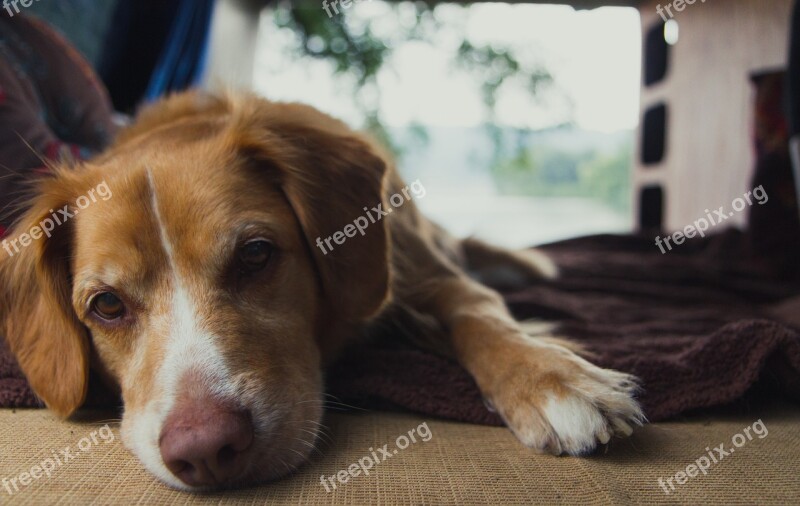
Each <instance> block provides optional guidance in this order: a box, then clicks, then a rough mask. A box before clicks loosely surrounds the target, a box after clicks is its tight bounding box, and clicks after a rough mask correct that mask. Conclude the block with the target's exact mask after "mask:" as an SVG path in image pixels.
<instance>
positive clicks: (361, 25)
mask: <svg viewBox="0 0 800 506" xmlns="http://www.w3.org/2000/svg"><path fill="white" fill-rule="evenodd" d="M363 1H366V0H362V2H363ZM357 5H358V2H355V3H353V4H352V5H351V7H350V8H349V9H343V8H341V6H340V7H339V11H340V13H339V14H335V15H332V16H329V15H328V14H327V13H326V11H325V9H323V8H322V7H321V3H318V2H316V1H315V2H297V3H295V2H291V3H290V2H283V3H279V4H277V5H275V6H274V7H273V9H274V17H273V19H274V22H275V24H276V25H277V26H278V27H280V28H289V29H291V30H292V31H294V32H295V33H296V34H297V44H296V47H295V48H294V49H295V51H296V53H297V55H298V56H300V57H310V58H315V59H322V60H326V61H329V62H331V63H332V64H333V68H334V71H335V73H337V74H346V75H349V76H352V77H354V78H355V85H354V86H355V89H354V90H353V92H354V95H355V96H359V95H360V92H361V91H362V90H364V89H367V88H368V89H369V90H370V91H371V93H370V96H372V97H375V98H374V99H373V100H370V101H357V103H356V106H357V107H359V109H360V112H361V114H362V115H363V117H364V118H365V121H364V123H365V127H366V128H367V129H368V130H369V131H371V132H372V133H373V135H375V136H376V137H377V138H378V139H379V140H380V141H382V142H383V143H384V144H385V145H386V146H387V147H388V148H390V149H391V150H393V151H394V152H395V153H396V154H398V155H401V154H402V151H403V149H402V148H401V146H399V144H398V142H397V141H396V139H393V138H392V136H391V135H390V134H389V132H388V131H387V129H386V127H385V126H384V124H383V121H382V119H381V116H380V111H379V110H378V103H379V100H378V98H377V97H379V96H380V88H379V87H378V86H377V77H378V74H379V72H380V71H381V69H383V68H385V67H386V62H387V61H388V59H389V57H390V56H391V54H392V48H394V47H396V46H398V45H399V44H401V43H403V42H407V41H412V40H413V41H421V42H424V43H428V44H431V45H435V44H436V43H437V34H438V33H439V32H440V30H441V28H442V22H441V19H440V16H437V15H436V14H437V12H436V9H438V7H431V6H430V5H429V4H427V3H424V2H414V3H411V2H408V3H405V4H400V3H394V4H392V5H391V7H390V8H391V10H392V16H394V17H395V18H396V19H398V20H403V21H404V22H398V26H400V27H402V30H399V32H398V33H396V34H395V35H393V36H391V37H390V38H388V39H387V38H386V37H384V38H380V37H378V36H377V35H376V30H375V29H374V27H373V21H374V20H366V21H365V20H363V19H355V18H354V17H353V16H352V12H353V11H354V8H355V7H357ZM450 7H452V6H450ZM460 8H461V9H464V8H466V7H460ZM409 10H411V16H409V15H408V14H409ZM331 12H333V11H332V10H331ZM458 29H459V31H460V32H461V34H462V38H463V43H462V44H461V46H460V47H459V48H458V50H457V51H456V53H455V54H454V60H453V66H454V67H455V68H457V69H459V70H461V71H463V72H464V73H465V74H466V76H465V78H466V79H472V80H473V82H478V83H480V90H481V96H482V98H483V102H484V105H485V106H486V116H487V121H486V122H487V125H491V124H492V123H493V121H494V110H495V105H496V103H497V97H498V94H499V92H500V89H501V88H502V87H503V86H504V85H507V84H513V85H517V86H523V87H524V89H526V90H528V91H529V92H530V94H531V95H536V94H537V93H538V92H539V91H540V90H541V88H542V87H543V86H545V85H547V84H551V83H552V77H551V76H550V74H549V73H548V72H547V70H546V69H545V68H544V67H542V66H541V65H539V64H537V63H530V62H525V61H523V60H522V59H521V58H520V55H519V54H518V50H516V49H514V48H498V47H493V46H491V45H476V44H473V43H472V42H470V41H469V40H467V38H466V35H465V33H466V28H465V27H464V26H460V27H458ZM413 131H414V133H415V135H414V136H413V141H414V142H415V145H417V146H418V145H420V144H421V143H424V142H425V141H426V139H427V135H426V133H425V132H424V127H422V126H421V125H414V126H413ZM488 132H489V135H490V138H492V139H493V141H494V142H495V144H496V148H495V151H496V153H499V152H500V151H501V148H500V144H499V143H500V140H499V136H498V134H497V133H496V131H495V130H494V129H493V128H492V127H488ZM405 147H406V148H408V146H405Z"/></svg>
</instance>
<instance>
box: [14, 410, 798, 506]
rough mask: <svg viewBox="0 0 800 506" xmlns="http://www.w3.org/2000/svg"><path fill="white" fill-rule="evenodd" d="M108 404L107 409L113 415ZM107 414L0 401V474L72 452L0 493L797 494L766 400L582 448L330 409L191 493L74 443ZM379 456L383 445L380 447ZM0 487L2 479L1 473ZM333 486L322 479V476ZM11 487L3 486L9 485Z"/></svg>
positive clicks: (477, 500) (397, 499) (224, 500)
mask: <svg viewBox="0 0 800 506" xmlns="http://www.w3.org/2000/svg"><path fill="white" fill-rule="evenodd" d="M110 416H113V414H112V415H110ZM104 418H109V415H107V414H102V413H100V414H94V413H92V416H87V417H86V419H85V420H84V421H81V422H79V423H76V422H62V421H59V420H57V419H56V418H55V417H53V415H51V414H50V413H48V412H47V411H44V410H16V411H12V410H10V409H3V410H0V448H2V458H0V479H3V478H5V479H7V480H9V479H11V478H14V477H18V476H19V475H20V474H21V473H22V472H26V471H30V469H31V467H32V466H35V465H40V464H41V463H42V462H43V460H45V459H47V458H49V457H51V456H52V455H53V453H58V452H59V451H60V450H62V449H65V448H71V449H72V450H73V452H74V453H77V455H76V456H75V458H74V459H72V460H71V461H70V462H68V463H65V464H63V465H62V466H59V467H57V468H56V469H55V470H54V471H53V472H52V473H51V476H50V477H49V478H48V477H47V476H42V477H41V478H39V479H37V480H33V482H32V483H31V484H30V485H28V486H27V487H22V488H20V490H19V491H16V492H15V493H14V494H13V495H9V494H8V492H7V490H6V489H4V488H0V504H21V505H37V506H38V505H43V504H81V505H94V504H97V505H100V504H109V505H128V504H132V505H173V504H174V505H184V504H185V505H192V504H278V505H280V504H331V505H333V504H359V505H360V504H367V505H370V504H382V505H389V504H454V505H455V504H458V505H469V504H492V505H497V504H648V505H652V504H798V503H800V480H798V479H797V476H798V475H799V474H800V431H798V430H797V427H798V424H800V409H799V408H797V407H796V406H794V405H788V404H775V403H772V404H769V405H767V406H765V407H763V408H761V409H758V410H756V411H755V412H750V413H744V414H743V413H734V414H719V413H717V414H713V415H709V414H698V415H694V416H692V417H690V418H685V419H681V420H675V421H671V422H665V423H661V424H655V425H650V426H646V427H644V428H643V429H641V430H639V431H637V432H636V433H635V434H634V436H633V437H632V438H631V439H628V440H618V441H614V442H613V444H612V445H611V446H610V447H609V448H607V450H606V451H603V450H601V451H600V452H598V453H597V454H596V455H593V456H591V457H588V458H572V457H550V456H541V455H536V454H534V453H533V452H532V451H530V450H528V449H526V448H524V447H522V446H521V445H520V444H519V443H518V442H517V441H516V439H514V437H513V436H512V434H511V433H510V432H509V431H508V430H506V429H504V428H498V427H485V426H478V425H467V424H460V423H455V422H448V421H442V420H437V419H428V418H421V417H419V416H415V415H409V414H397V413H371V412H364V413H348V414H341V413H339V414H332V415H330V416H329V417H328V419H327V420H326V421H327V425H328V427H329V430H328V435H329V436H330V441H331V442H330V443H328V444H322V445H321V446H320V452H319V453H318V454H317V455H315V456H314V458H313V460H312V462H310V463H309V464H308V465H306V466H305V467H303V468H302V469H301V470H300V472H298V473H297V474H295V475H293V476H291V477H289V478H286V479H284V480H281V481H278V482H276V483H272V484H267V485H263V486H260V487H257V488H250V489H244V490H232V491H227V492H221V493H215V494H210V495H192V494H187V493H183V492H178V491H174V490H171V489H169V488H167V487H166V486H164V485H162V484H161V483H160V482H159V481H158V480H156V479H155V478H154V477H153V476H152V475H150V474H148V473H147V472H146V471H145V470H144V469H143V468H142V466H141V464H140V463H139V461H138V460H137V459H136V458H134V457H133V456H132V455H131V454H130V453H129V452H128V451H127V450H125V448H124V447H123V446H122V444H121V442H120V440H119V433H118V430H117V429H118V427H117V426H116V425H114V424H113V423H112V424H111V427H112V429H113V430H114V434H115V438H114V440H113V441H110V442H107V443H106V442H104V441H103V440H100V439H98V442H97V444H92V445H91V446H87V445H86V443H84V447H85V448H87V451H85V452H81V451H80V450H79V449H78V447H79V445H80V444H81V443H80V441H81V439H82V438H89V436H90V434H91V432H92V431H96V430H97V429H98V426H99V425H102V424H103V423H105V422H104V421H103V420H104ZM758 419H761V420H762V421H763V423H764V425H765V426H766V428H767V430H768V433H767V435H766V436H765V437H763V438H759V437H754V438H753V439H752V441H748V442H746V444H744V445H743V446H741V447H740V448H737V449H736V453H732V454H730V455H729V456H728V457H725V458H724V459H722V460H720V461H719V462H718V463H717V464H713V465H712V466H711V467H710V468H709V469H708V471H707V474H706V475H703V474H699V475H698V476H697V477H695V478H691V479H689V481H688V483H686V484H684V485H676V490H675V491H671V492H670V494H669V495H667V494H665V493H664V491H663V490H662V489H661V488H660V487H659V485H658V478H659V477H661V478H664V479H666V478H668V477H670V476H674V475H675V474H676V473H677V472H679V471H681V470H685V468H686V466H687V465H688V464H691V463H693V462H695V460H696V459H698V458H699V457H701V456H703V455H706V453H707V452H706V450H705V448H706V447H709V448H710V447H714V446H717V445H719V444H720V443H724V444H725V448H729V447H732V444H731V441H732V438H733V437H734V436H735V435H736V434H739V433H742V431H743V428H745V427H748V426H750V425H752V424H753V423H754V422H756V421H757V420H758ZM422 423H425V424H427V427H428V428H429V429H430V437H429V440H428V441H427V442H425V441H422V440H421V439H419V438H418V441H417V443H410V444H409V446H408V447H407V448H405V449H403V450H398V453H396V454H394V453H392V456H391V457H390V458H387V459H386V460H385V461H382V462H380V463H379V464H377V465H375V466H374V467H373V468H372V470H371V472H370V474H369V476H365V475H363V474H361V475H359V476H357V477H355V478H350V479H349V481H348V482H347V483H346V484H344V485H342V484H339V483H338V482H337V488H336V489H335V490H333V489H331V491H330V492H327V491H326V490H325V488H324V487H323V486H322V484H321V483H320V477H321V476H323V475H324V476H332V475H334V474H336V473H337V472H338V471H340V470H343V469H347V468H348V467H349V466H350V465H351V464H354V463H357V462H358V461H359V459H361V458H363V457H365V456H368V455H370V454H371V451H370V448H373V449H375V451H377V448H380V447H383V445H386V444H388V449H389V450H390V452H391V451H392V449H397V446H396V442H397V438H398V437H399V436H401V435H404V434H408V432H409V431H410V430H411V429H414V428H416V427H418V426H419V425H420V424H422ZM379 458H380V457H379ZM0 487H1V486H0ZM329 488H331V487H330V485H329ZM12 490H13V489H12Z"/></svg>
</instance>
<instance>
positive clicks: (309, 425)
mask: <svg viewBox="0 0 800 506" xmlns="http://www.w3.org/2000/svg"><path fill="white" fill-rule="evenodd" d="M384 171H385V165H384V163H383V161H382V160H381V159H380V158H379V157H377V156H376V155H374V154H373V153H372V150H371V149H370V148H369V147H368V146H367V145H366V144H364V143H363V142H362V141H360V140H358V139H357V138H356V137H354V136H353V135H352V134H350V133H349V132H347V131H346V130H345V129H344V127H343V126H341V125H339V124H338V123H335V122H333V121H332V120H330V119H328V118H327V117H324V116H322V115H321V114H319V113H316V112H314V111H311V110H309V109H307V108H303V107H299V106H291V105H280V104H271V103H267V102H264V101H260V100H256V99H248V100H246V101H244V102H243V103H240V104H236V103H232V102H229V101H225V100H213V101H211V102H206V101H204V100H203V99H200V98H199V97H195V96H192V95H189V96H184V97H180V98H177V99H171V100H170V101H168V102H167V103H166V104H161V105H159V106H156V107H155V108H154V109H152V110H151V111H150V112H149V113H146V114H145V115H144V116H143V118H142V120H141V121H140V123H139V125H138V126H134V127H133V129H132V131H130V132H128V133H127V134H124V135H123V137H122V139H121V140H120V142H119V143H118V144H117V145H116V146H115V147H114V148H112V149H111V150H110V151H109V152H108V153H106V154H105V155H103V156H102V157H100V158H98V159H97V160H95V161H93V162H92V163H91V164H87V165H86V166H84V167H81V168H78V169H77V170H74V171H71V170H59V171H57V176H56V177H55V178H53V179H50V180H48V181H45V182H44V183H43V184H42V186H41V188H40V196H39V197H38V198H37V199H36V200H35V201H34V204H33V207H32V208H31V211H30V212H29V213H28V214H27V215H26V216H25V217H24V218H23V220H22V221H21V222H20V224H19V225H18V226H17V227H16V228H15V230H14V234H12V235H11V236H10V237H14V235H15V234H21V233H24V232H25V231H27V230H29V229H31V228H33V227H35V226H37V224H39V223H42V222H43V220H44V219H46V218H45V217H49V216H51V213H52V211H50V210H51V209H63V206H68V207H67V209H68V210H69V211H70V214H74V216H72V217H71V218H69V219H68V220H65V221H63V223H62V224H60V225H58V226H56V227H55V228H54V230H53V231H52V232H51V234H50V235H51V237H46V236H45V237H42V238H41V239H39V240H37V241H34V242H33V244H31V245H30V246H29V247H28V248H27V249H24V250H22V251H21V252H20V253H18V254H17V255H15V256H14V257H12V258H8V259H4V260H3V263H2V269H1V270H0V274H1V275H2V282H3V284H4V285H5V286H6V289H7V291H8V293H6V294H4V300H3V304H2V313H3V316H4V321H5V329H4V330H5V335H6V336H7V339H8V341H9V344H10V345H11V348H12V350H13V351H14V352H15V354H16V356H17V358H18V360H19V362H20V365H21V367H22V368H23V370H24V371H25V373H26V375H27V377H28V379H29V381H30V382H31V385H32V386H33V388H34V390H35V391H36V392H37V394H38V395H39V396H40V397H42V399H43V400H44V401H45V402H46V403H47V404H48V406H49V407H51V408H52V409H54V410H56V411H57V412H59V413H60V414H62V415H68V414H70V413H71V412H72V411H74V410H75V409H76V408H77V407H78V406H79V405H80V404H81V403H82V402H83V400H84V398H85V395H86V390H87V381H88V370H89V364H90V363H91V364H92V365H93V366H94V367H95V368H96V369H97V370H98V372H99V373H100V374H101V375H102V376H104V377H106V378H108V379H109V380H110V381H112V382H114V383H115V384H116V385H118V387H119V388H120V390H121V393H122V397H123V401H124V416H123V421H122V429H121V430H122V436H123V441H124V442H125V444H126V445H127V446H128V448H130V449H131V450H132V451H133V452H134V453H135V454H136V455H137V456H138V457H139V458H140V459H141V460H142V462H143V463H144V464H145V466H146V467H147V468H148V469H149V470H150V471H151V472H153V473H154V474H155V475H157V476H158V477H159V478H161V479H162V480H163V481H165V482H167V483H169V484H171V485H173V486H176V487H180V488H190V489H194V488H201V487H209V486H216V485H235V484H240V483H252V482H258V481H264V480H270V479H274V478H277V477H279V476H281V475H284V474H286V473H288V472H290V471H291V470H293V469H294V468H296V467H297V466H298V465H300V464H301V463H302V462H303V461H304V460H305V459H306V458H307V456H308V455H309V453H310V451H311V450H312V448H313V445H314V443H315V440H316V437H317V434H318V431H319V427H320V425H319V424H320V419H321V416H322V400H321V399H322V365H323V362H324V361H325V360H326V358H327V357H328V355H329V354H330V353H332V351H333V350H334V349H335V348H336V347H337V345H338V341H339V339H340V338H341V335H340V334H342V333H343V332H346V330H347V329H351V328H352V326H354V325H357V323H358V322H359V321H362V320H363V319H365V318H368V317H369V316H371V315H373V314H374V313H375V312H376V311H378V309H379V308H380V307H381V306H382V304H383V303H384V302H385V300H386V298H387V297H388V294H387V292H388V283H389V282H388V276H389V273H388V266H387V260H386V256H387V252H386V241H387V238H386V232H385V230H384V229H383V228H381V227H375V229H374V230H373V229H370V231H369V233H368V234H367V235H366V236H364V237H359V238H354V239H352V240H351V241H349V242H348V243H345V244H344V245H342V246H340V247H338V248H337V250H335V251H331V252H328V253H327V254H323V253H321V252H320V251H319V250H317V249H316V248H315V247H314V246H313V245H314V242H315V240H316V238H317V237H319V236H323V237H325V236H327V235H330V233H331V232H332V231H335V230H338V229H340V228H341V226H342V225H343V224H345V223H347V222H349V221H352V219H353V217H355V216H358V215H359V214H361V209H362V207H363V206H367V205H374V204H375V203H377V202H380V200H381V185H382V179H383V175H384ZM101 187H102V188H103V189H104V190H105V191H106V192H107V194H108V195H109V198H107V199H94V200H93V203H92V204H91V205H87V206H85V207H83V206H80V209H78V206H76V205H75V203H76V202H86V200H84V201H79V200H78V199H79V198H80V197H81V196H83V195H90V194H91V193H92V191H93V189H97V188H101ZM75 211H78V212H75ZM62 219H63V217H62Z"/></svg>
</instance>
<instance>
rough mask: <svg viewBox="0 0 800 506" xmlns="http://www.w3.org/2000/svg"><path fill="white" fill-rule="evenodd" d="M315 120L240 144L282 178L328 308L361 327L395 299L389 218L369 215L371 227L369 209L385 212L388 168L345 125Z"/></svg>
mask: <svg viewBox="0 0 800 506" xmlns="http://www.w3.org/2000/svg"><path fill="white" fill-rule="evenodd" d="M284 107H288V106H284ZM298 107H299V106H298ZM296 112H298V113H304V112H305V113H308V110H299V111H296ZM314 116H322V115H321V114H320V113H316V114H315V115H313V114H312V115H311V118H313V119H319V118H318V117H317V118H314ZM295 119H297V116H295ZM307 119H309V118H307ZM313 119H309V120H308V121H294V122H286V123H282V124H280V126H277V127H273V129H272V130H271V131H267V132H264V131H263V130H262V131H261V135H260V136H256V137H253V136H247V135H245V136H239V137H238V139H237V141H238V142H239V143H241V142H245V144H246V145H245V149H246V150H247V151H248V152H249V153H250V155H249V156H250V157H253V156H256V157H261V158H262V160H263V161H265V162H266V163H268V164H269V165H270V166H271V168H272V170H273V171H274V172H277V177H278V179H279V184H280V186H281V188H282V189H283V192H284V194H285V195H286V197H287V199H288V201H289V204H290V205H291V206H292V209H293V210H294V213H295V215H296V216H297V219H298V221H299V222H300V226H301V228H302V229H303V234H304V236H305V239H306V242H307V243H308V246H309V249H310V250H311V254H312V256H313V257H314V262H315V264H316V268H317V271H318V273H319V276H320V278H321V281H322V288H323V292H324V297H325V300H326V301H327V304H328V306H329V308H331V309H332V310H333V311H335V312H336V316H337V317H338V318H341V319H343V320H344V321H350V322H357V321H360V320H364V319H366V318H369V317H371V316H373V315H374V314H376V313H377V312H378V310H379V309H380V308H381V307H382V306H383V305H384V303H385V302H386V301H387V299H388V297H389V277H390V269H389V261H388V229H387V226H386V223H385V218H384V219H383V220H381V219H377V218H378V216H377V214H378V213H376V212H374V211H370V212H371V213H372V216H373V218H375V219H374V222H373V220H370V219H368V218H367V216H368V214H367V211H365V208H367V210H370V209H372V208H373V207H377V206H378V205H379V204H380V205H381V207H382V209H384V210H385V209H386V204H385V203H384V202H383V196H382V195H383V182H384V175H385V173H386V163H385V162H384V160H383V158H381V157H380V156H379V155H378V154H377V153H376V152H375V151H374V150H373V148H372V147H371V146H370V145H369V144H367V142H365V141H364V140H362V139H361V138H359V137H358V136H357V135H355V134H353V133H351V132H349V131H348V130H346V129H345V127H344V126H342V128H341V131H334V130H336V129H333V130H332V129H331V128H330V126H331V125H330V124H328V125H326V126H327V127H328V128H325V129H323V128H318V127H317V126H315V125H314V121H313ZM322 119H325V120H328V121H331V122H333V120H331V119H330V118H327V117H323V118H322ZM261 126H262V128H263V124H262V125H261ZM248 137H249V140H247V138H248ZM240 146H241V144H240ZM359 217H363V219H362V220H361V223H362V224H363V223H364V222H365V221H366V222H367V223H368V226H367V227H366V228H363V227H362V230H363V234H362V233H359V232H358V231H355V227H354V226H353V222H354V221H355V220H356V219H358V218H359ZM348 225H350V227H348V228H347V229H346V230H345V227H347V226H348ZM334 236H335V239H334ZM326 239H327V241H326ZM320 244H321V246H320Z"/></svg>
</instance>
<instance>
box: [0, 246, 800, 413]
mask: <svg viewBox="0 0 800 506" xmlns="http://www.w3.org/2000/svg"><path fill="white" fill-rule="evenodd" d="M743 239H744V238H743V236H741V235H740V234H737V233H735V232H729V233H726V234H722V235H720V236H717V237H713V238H709V239H706V240H695V241H693V242H692V243H691V244H690V243H689V242H687V243H686V244H684V245H683V246H682V249H676V250H674V251H672V252H670V253H668V254H665V255H662V254H661V253H660V251H659V250H658V248H657V247H656V246H655V245H654V244H653V240H652V238H643V237H641V238H640V237H629V236H626V237H618V236H597V237H588V238H582V239H575V240H571V241H566V242H562V243H557V244H553V245H550V246H546V247H545V248H544V249H545V250H546V251H548V252H549V253H550V254H551V255H552V256H553V257H554V259H555V260H556V262H557V263H558V264H559V266H560V268H561V272H562V275H561V277H560V278H559V279H558V280H556V281H552V282H545V283H540V284H537V285H534V286H530V287H527V288H524V289H515V290H513V291H504V292H503V293H504V294H505V297H506V301H507V303H508V305H509V307H510V308H511V310H512V311H513V313H514V314H515V315H516V316H517V317H518V318H520V319H527V318H540V319H545V320H549V321H555V322H558V323H559V325H560V330H559V331H560V334H561V335H563V336H566V337H570V338H573V339H575V340H577V341H580V342H581V343H583V344H585V345H586V346H587V347H588V348H589V350H591V351H592V352H594V353H595V354H596V357H597V358H596V359H595V361H596V362H597V363H599V364H600V365H602V366H604V367H611V368H614V369H618V370H621V371H625V372H629V373H632V374H635V375H636V376H638V377H639V378H641V380H642V386H643V390H642V393H641V395H640V400H641V402H642V404H643V405H644V408H645V412H646V414H647V416H648V418H649V419H650V420H651V421H658V420H663V419H665V418H669V417H672V416H675V415H678V414H680V413H683V412H686V411H689V410H693V409H698V408H707V407H713V406H720V405H725V404H729V403H732V402H734V401H736V400H737V399H740V398H742V397H743V396H744V395H745V394H746V393H748V392H752V391H753V388H754V387H755V386H758V387H759V389H758V392H759V395H761V394H762V393H764V392H768V393H775V394H777V395H785V396H788V397H789V398H793V399H800V329H798V328H796V327H792V326H791V325H790V324H787V323H785V322H782V321H781V320H780V319H779V317H777V316H775V315H776V311H775V308H776V307H778V305H779V304H781V303H782V302H783V303H784V304H785V301H786V300H789V299H790V298H791V297H793V296H797V295H800V285H798V284H794V283H791V282H788V281H782V280H780V279H775V278H774V277H770V276H769V275H768V274H767V271H768V269H763V268H761V267H759V266H757V265H755V264H753V263H752V262H750V261H748V260H746V257H745V255H744V254H742V253H741V251H742V248H743V246H742V244H743V242H744V240H743ZM378 337H379V338H378V339H375V340H373V341H370V342H368V343H367V344H362V345H359V346H357V347H354V348H353V349H352V350H350V352H348V353H347V354H345V356H344V358H343V359H342V361H340V362H339V363H338V364H336V365H335V366H334V367H333V368H332V369H331V370H330V371H329V372H328V385H329V389H328V391H329V392H330V393H331V394H332V396H333V397H334V398H336V399H338V401H339V402H340V403H344V404H348V405H354V406H358V407H363V408H367V409H372V408H387V407H389V408H397V407H400V408H405V409H409V410H411V411H415V412H418V413H422V414H425V415H429V416H437V417H443V418H449V419H454V420H461V421H465V422H472V423H483V424H501V421H500V420H499V419H498V417H497V416H496V415H495V414H493V413H490V412H489V411H488V410H487V409H486V408H485V407H484V404H483V401H482V399H481V396H480V393H479V392H478V390H477V387H476V386H475V384H474V382H473V381H472V379H471V378H470V376H469V375H468V374H467V373H466V372H465V371H464V370H463V369H462V368H461V367H459V366H458V364H456V363H454V362H452V361H451V360H448V359H447V358H444V357H440V356H437V355H435V354H432V353H429V352H426V351H421V350H419V349H415V348H413V347H412V346H411V345H410V344H406V343H405V342H404V341H402V340H398V339H396V338H395V336H392V335H382V336H378ZM0 345H1V346H0V407H36V406H40V404H39V402H38V401H37V399H36V397H35V396H34V395H33V393H32V392H31V391H30V389H29V388H28V385H27V383H26V381H25V379H24V377H23V375H22V374H21V373H20V371H19V369H18V367H17V366H16V363H15V361H14V359H13V357H11V356H10V354H9V353H8V350H7V349H6V348H5V345H3V343H2V342H0ZM109 402H110V403H114V402H115V401H114V400H109V398H108V396H106V395H101V394H99V393H98V392H97V391H94V392H92V393H91V394H90V399H89V403H91V404H98V403H101V404H102V403H109ZM117 402H118V401H117Z"/></svg>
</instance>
